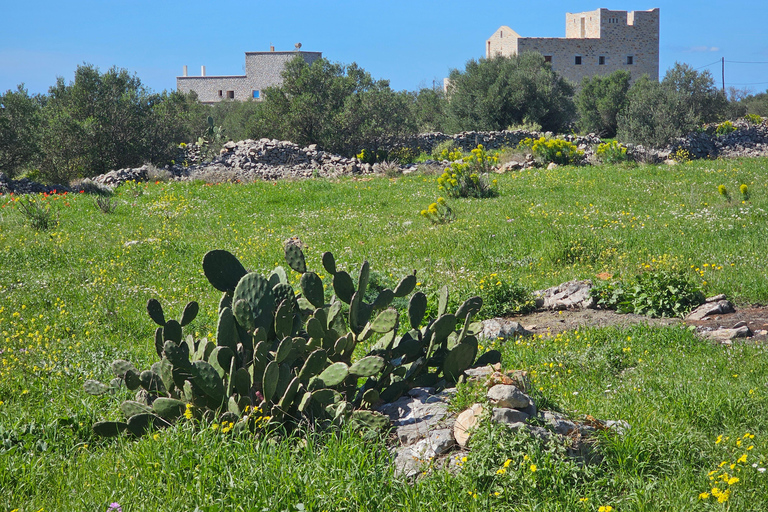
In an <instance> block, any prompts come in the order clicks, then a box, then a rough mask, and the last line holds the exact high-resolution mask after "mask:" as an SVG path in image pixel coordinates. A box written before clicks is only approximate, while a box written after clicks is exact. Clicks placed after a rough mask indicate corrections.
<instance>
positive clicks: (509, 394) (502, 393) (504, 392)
mask: <svg viewBox="0 0 768 512" xmlns="http://www.w3.org/2000/svg"><path fill="white" fill-rule="evenodd" d="M487 396H488V400H490V402H491V404H493V405H494V406H495V407H501V408H511V409H524V408H526V407H528V405H529V403H530V398H529V397H528V395H526V394H525V393H523V392H522V391H520V390H519V389H518V388H517V386H513V385H507V384H497V385H495V386H493V387H492V388H491V389H489V390H488V394H487Z"/></svg>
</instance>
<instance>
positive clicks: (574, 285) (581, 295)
mask: <svg viewBox="0 0 768 512" xmlns="http://www.w3.org/2000/svg"><path fill="white" fill-rule="evenodd" d="M591 289H592V281H590V280H589V279H587V280H585V281H578V280H573V281H568V282H567V283H563V284H560V285H557V286H553V287H552V288H547V289H546V290H538V291H536V292H534V295H535V296H536V307H538V308H540V309H549V310H554V311H559V310H564V309H592V308H594V307H595V299H594V298H592V297H591V296H590V294H589V292H590V290H591Z"/></svg>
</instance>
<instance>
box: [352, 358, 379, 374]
mask: <svg viewBox="0 0 768 512" xmlns="http://www.w3.org/2000/svg"><path fill="white" fill-rule="evenodd" d="M384 364H385V362H384V359H383V358H381V357H379V356H367V357H364V358H362V359H360V360H359V361H357V362H355V364H353V365H352V366H350V367H349V374H350V375H355V376H357V377H371V376H373V375H376V374H377V373H379V372H380V371H381V370H383V369H384Z"/></svg>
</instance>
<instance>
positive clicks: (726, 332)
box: [701, 325, 752, 345]
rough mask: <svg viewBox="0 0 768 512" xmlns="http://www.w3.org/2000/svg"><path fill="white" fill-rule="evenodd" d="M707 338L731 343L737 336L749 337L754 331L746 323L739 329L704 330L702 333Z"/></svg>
mask: <svg viewBox="0 0 768 512" xmlns="http://www.w3.org/2000/svg"><path fill="white" fill-rule="evenodd" d="M701 334H702V335H703V336H704V337H705V338H708V339H711V340H713V341H717V342H719V343H723V344H727V345H729V344H730V343H731V341H732V340H734V339H735V338H749V337H751V336H752V331H751V330H750V328H749V327H747V326H746V325H743V326H741V327H739V328H737V329H716V330H714V331H704V332H702V333H701Z"/></svg>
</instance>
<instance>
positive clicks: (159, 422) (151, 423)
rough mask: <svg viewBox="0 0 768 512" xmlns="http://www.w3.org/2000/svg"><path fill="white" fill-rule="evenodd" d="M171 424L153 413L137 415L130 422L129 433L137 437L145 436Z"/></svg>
mask: <svg viewBox="0 0 768 512" xmlns="http://www.w3.org/2000/svg"><path fill="white" fill-rule="evenodd" d="M167 426H169V423H168V422H167V421H165V420H164V419H162V418H160V417H159V416H155V415H154V414H152V413H144V414H137V415H135V416H131V418H130V419H129V420H128V431H129V432H130V433H131V434H133V435H134V436H136V437H140V436H143V435H144V434H146V433H147V432H149V431H151V430H154V428H155V427H167Z"/></svg>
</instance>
